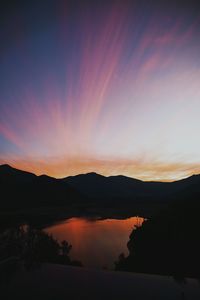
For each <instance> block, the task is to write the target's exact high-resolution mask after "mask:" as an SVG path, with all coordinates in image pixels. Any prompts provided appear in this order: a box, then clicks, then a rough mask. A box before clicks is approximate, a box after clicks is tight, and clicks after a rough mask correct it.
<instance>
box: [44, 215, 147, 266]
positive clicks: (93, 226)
mask: <svg viewBox="0 0 200 300" xmlns="http://www.w3.org/2000/svg"><path fill="white" fill-rule="evenodd" d="M143 221H144V218H142V217H131V218H128V219H124V220H119V219H104V220H102V219H87V218H71V219H67V220H65V221H62V222H61V223H59V224H54V225H52V226H50V227H47V228H45V229H44V231H45V232H47V233H49V234H52V236H53V237H54V238H56V239H57V240H58V241H63V240H67V241H68V242H69V243H70V244H71V245H72V249H71V251H70V255H69V256H70V258H71V259H74V260H79V261H81V262H82V264H83V266H84V267H89V268H98V269H99V268H100V269H109V270H112V269H114V262H115V261H117V260H118V257H119V255H120V254H121V253H124V254H125V255H128V249H127V242H128V240H129V235H130V234H131V232H132V230H133V229H134V228H136V227H138V226H141V225H142V223H143Z"/></svg>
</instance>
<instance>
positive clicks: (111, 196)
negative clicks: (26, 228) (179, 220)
mask: <svg viewBox="0 0 200 300" xmlns="http://www.w3.org/2000/svg"><path fill="white" fill-rule="evenodd" d="M199 187H200V175H195V176H191V177H189V178H186V179H182V180H179V181H175V182H171V183H169V182H144V181H141V180H138V179H134V178H129V177H126V176H122V175H119V176H109V177H105V176H102V175H99V174H96V173H88V174H80V175H76V176H69V177H66V178H62V179H55V178H53V177H49V176H47V175H41V176H36V175H34V174H32V173H29V172H26V171H22V170H18V169H15V168H13V167H11V166H9V165H1V166H0V189H1V195H3V196H1V200H0V207H1V208H9V209H15V208H18V207H23V208H24V207H28V208H30V207H38V206H39V207H40V206H63V205H65V206H69V205H80V206H81V207H82V208H83V207H84V206H88V205H92V206H93V207H99V206H102V209H104V208H105V209H106V207H107V206H109V207H114V206H119V208H120V209H122V208H123V209H124V208H126V209H127V210H128V209H129V207H130V208H131V207H132V208H137V209H138V210H137V209H136V210H135V212H136V213H137V211H138V212H139V213H140V211H141V208H142V209H143V208H146V207H147V206H148V209H150V210H151V211H153V210H154V204H155V205H158V207H159V206H160V205H161V206H162V205H163V204H167V205H168V203H169V202H170V201H172V200H173V199H176V195H177V193H178V194H180V193H183V194H184V193H185V192H184V191H185V189H186V188H187V189H191V190H193V189H197V190H199V189H200V188H199Z"/></svg>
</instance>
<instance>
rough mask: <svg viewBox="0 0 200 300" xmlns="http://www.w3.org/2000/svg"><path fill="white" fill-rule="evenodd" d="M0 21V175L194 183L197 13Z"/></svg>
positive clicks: (127, 10)
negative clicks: (0, 170)
mask: <svg viewBox="0 0 200 300" xmlns="http://www.w3.org/2000/svg"><path fill="white" fill-rule="evenodd" d="M0 14H1V15H0V23H1V24H0V164H4V163H6V164H10V165H11V166H13V167H16V168H19V169H23V170H26V171H30V172H33V173H35V174H37V175H40V174H47V175H50V176H53V177H56V178H61V177H66V176H69V175H76V174H80V173H88V172H96V173H99V174H102V175H105V176H109V175H118V174H122V175H125V176H130V177H134V178H139V179H142V180H161V181H172V180H177V179H180V178H184V177H187V176H190V175H192V174H199V173H200V139H199V129H200V4H198V1H194V0H191V1H188V2H187V1H176V0H175V1H162V0H160V1H151V0H150V1H144V0H140V1H135V0H132V1H131V0H130V1H129V0H116V1H114V0H113V1H112V0H110V1H109V0H107V1H104V0H101V1H99V2H98V1H97V0H96V1H89V0H84V1H83V0H82V1H81V0H79V1H76V0H73V1H72V0H71V1H67V0H65V1H64V0H62V1H60V0H57V1H53V0H49V1H46V0H43V1H38V0H35V1H10V2H9V3H8V2H7V1H5V3H4V4H2V7H1V12H0Z"/></svg>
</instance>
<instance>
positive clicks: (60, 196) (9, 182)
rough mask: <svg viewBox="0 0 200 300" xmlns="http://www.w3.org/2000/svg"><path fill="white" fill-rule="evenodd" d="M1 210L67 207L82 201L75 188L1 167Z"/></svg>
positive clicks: (43, 177) (53, 179) (46, 178)
mask: <svg viewBox="0 0 200 300" xmlns="http://www.w3.org/2000/svg"><path fill="white" fill-rule="evenodd" d="M0 190H1V200H0V207H1V208H10V209H15V208H19V207H23V208H26V207H28V208H30V207H38V206H51V205H53V206H56V205H67V204H70V203H72V202H74V201H76V202H78V201H82V199H83V196H82V195H81V194H80V192H78V191H76V189H75V188H73V187H72V186H70V185H68V184H67V183H64V182H63V181H62V180H58V179H55V178H52V177H49V176H46V175H42V176H36V175H34V174H32V173H29V172H26V171H21V170H18V169H15V168H12V167H10V166H9V165H1V166H0Z"/></svg>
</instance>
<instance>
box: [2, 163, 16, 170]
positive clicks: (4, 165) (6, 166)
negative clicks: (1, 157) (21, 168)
mask: <svg viewBox="0 0 200 300" xmlns="http://www.w3.org/2000/svg"><path fill="white" fill-rule="evenodd" d="M0 168H1V169H7V170H9V169H13V167H11V166H10V165H8V164H3V165H0Z"/></svg>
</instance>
